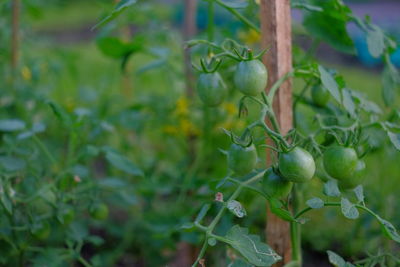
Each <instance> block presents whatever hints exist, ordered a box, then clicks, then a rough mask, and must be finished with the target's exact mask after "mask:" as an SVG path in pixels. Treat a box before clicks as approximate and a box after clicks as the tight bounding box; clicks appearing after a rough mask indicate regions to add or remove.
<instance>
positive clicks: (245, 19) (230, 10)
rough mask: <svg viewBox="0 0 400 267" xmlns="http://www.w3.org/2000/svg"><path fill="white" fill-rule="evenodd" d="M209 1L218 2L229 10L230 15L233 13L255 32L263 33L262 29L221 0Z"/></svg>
mask: <svg viewBox="0 0 400 267" xmlns="http://www.w3.org/2000/svg"><path fill="white" fill-rule="evenodd" d="M209 1H214V2H216V3H217V4H218V5H220V6H222V7H223V8H225V9H226V10H228V11H229V12H230V13H232V15H234V16H235V17H236V18H238V19H239V20H240V21H241V22H243V23H244V24H246V25H247V26H248V27H250V28H252V29H253V30H255V31H256V32H258V33H261V30H260V28H258V27H257V26H256V25H255V24H254V23H253V22H251V21H250V20H248V19H247V18H246V17H245V16H243V15H242V14H240V13H239V12H238V11H237V10H236V9H234V8H231V7H229V6H228V5H226V4H225V3H224V2H222V1H221V0H209Z"/></svg>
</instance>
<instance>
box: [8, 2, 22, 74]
mask: <svg viewBox="0 0 400 267" xmlns="http://www.w3.org/2000/svg"><path fill="white" fill-rule="evenodd" d="M11 4H12V11H11V12H12V13H11V14H12V22H11V25H12V29H11V63H10V64H11V71H12V76H13V78H12V79H14V77H15V74H16V69H17V66H18V57H19V15H20V9H21V8H20V7H21V2H20V0H13V1H12V3H11Z"/></svg>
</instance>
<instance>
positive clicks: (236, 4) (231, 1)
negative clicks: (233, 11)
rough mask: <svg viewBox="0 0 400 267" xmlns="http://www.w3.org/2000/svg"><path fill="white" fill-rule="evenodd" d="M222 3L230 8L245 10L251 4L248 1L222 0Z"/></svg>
mask: <svg viewBox="0 0 400 267" xmlns="http://www.w3.org/2000/svg"><path fill="white" fill-rule="evenodd" d="M221 2H223V3H224V5H225V6H228V7H230V8H245V7H247V6H248V4H249V1H247V0H221Z"/></svg>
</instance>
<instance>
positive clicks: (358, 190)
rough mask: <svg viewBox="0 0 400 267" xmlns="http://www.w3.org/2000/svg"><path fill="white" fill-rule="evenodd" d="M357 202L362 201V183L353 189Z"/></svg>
mask: <svg viewBox="0 0 400 267" xmlns="http://www.w3.org/2000/svg"><path fill="white" fill-rule="evenodd" d="M353 191H354V193H355V194H356V197H357V200H358V202H359V203H362V202H364V189H363V186H362V185H358V186H357V187H356V188H354V189H353Z"/></svg>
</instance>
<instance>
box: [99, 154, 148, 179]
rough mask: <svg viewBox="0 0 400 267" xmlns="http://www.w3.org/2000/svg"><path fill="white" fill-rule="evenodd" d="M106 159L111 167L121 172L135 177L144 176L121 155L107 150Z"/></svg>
mask: <svg viewBox="0 0 400 267" xmlns="http://www.w3.org/2000/svg"><path fill="white" fill-rule="evenodd" d="M106 159H107V161H108V162H109V163H110V164H111V165H113V166H114V167H115V168H117V169H119V170H121V171H124V172H126V173H129V174H132V175H135V176H144V173H143V171H142V170H140V169H139V168H138V167H137V166H136V165H135V164H133V162H132V161H131V160H130V159H128V158H127V157H125V156H123V155H120V154H118V153H116V152H114V151H110V150H109V151H106Z"/></svg>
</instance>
